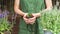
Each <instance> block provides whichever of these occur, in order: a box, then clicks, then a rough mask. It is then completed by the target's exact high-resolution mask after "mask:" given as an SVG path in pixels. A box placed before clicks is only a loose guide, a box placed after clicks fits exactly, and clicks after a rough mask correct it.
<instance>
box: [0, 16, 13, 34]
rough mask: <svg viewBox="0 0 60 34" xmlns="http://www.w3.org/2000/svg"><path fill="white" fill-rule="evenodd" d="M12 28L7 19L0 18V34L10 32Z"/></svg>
mask: <svg viewBox="0 0 60 34" xmlns="http://www.w3.org/2000/svg"><path fill="white" fill-rule="evenodd" d="M12 27H13V24H11V23H10V22H9V21H8V18H7V17H3V18H0V34H4V32H6V31H11V30H12ZM10 33H11V32H10Z"/></svg>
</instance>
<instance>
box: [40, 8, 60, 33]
mask: <svg viewBox="0 0 60 34" xmlns="http://www.w3.org/2000/svg"><path fill="white" fill-rule="evenodd" d="M40 19H41V20H40V21H41V23H42V26H43V28H44V29H47V30H49V31H51V32H52V33H53V34H58V33H59V32H60V10H59V9H57V8H53V9H51V10H47V11H46V12H44V13H42V15H41V17H40Z"/></svg>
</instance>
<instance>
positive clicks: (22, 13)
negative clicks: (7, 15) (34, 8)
mask: <svg viewBox="0 0 60 34" xmlns="http://www.w3.org/2000/svg"><path fill="white" fill-rule="evenodd" d="M14 10H15V12H16V13H17V14H19V15H21V16H24V14H25V13H24V12H23V11H21V10H20V9H18V8H15V9H14Z"/></svg>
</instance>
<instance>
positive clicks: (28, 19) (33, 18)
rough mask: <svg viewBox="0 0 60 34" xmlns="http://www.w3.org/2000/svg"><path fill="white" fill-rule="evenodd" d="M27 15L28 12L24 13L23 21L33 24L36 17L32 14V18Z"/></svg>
mask: <svg viewBox="0 0 60 34" xmlns="http://www.w3.org/2000/svg"><path fill="white" fill-rule="evenodd" d="M27 15H28V13H26V14H25V15H24V16H23V19H24V21H25V22H26V24H34V23H35V20H36V17H35V16H33V17H32V18H27Z"/></svg>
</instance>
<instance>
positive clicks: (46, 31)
mask: <svg viewBox="0 0 60 34" xmlns="http://www.w3.org/2000/svg"><path fill="white" fill-rule="evenodd" d="M44 34H53V33H52V32H51V31H48V30H44Z"/></svg>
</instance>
